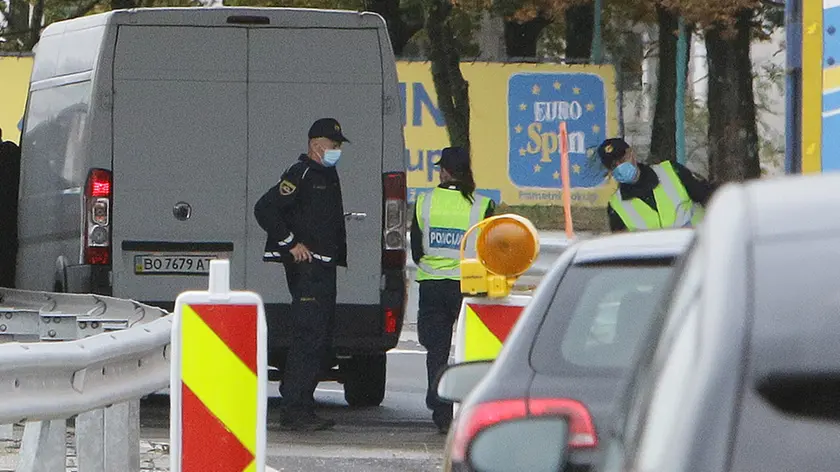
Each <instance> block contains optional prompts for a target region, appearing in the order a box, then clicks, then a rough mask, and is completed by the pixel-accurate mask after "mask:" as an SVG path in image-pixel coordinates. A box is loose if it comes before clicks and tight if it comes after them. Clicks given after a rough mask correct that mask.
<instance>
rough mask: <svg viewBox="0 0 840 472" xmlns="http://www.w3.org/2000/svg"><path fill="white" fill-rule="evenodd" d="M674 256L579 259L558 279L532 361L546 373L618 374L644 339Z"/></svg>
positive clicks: (536, 368)
mask: <svg viewBox="0 0 840 472" xmlns="http://www.w3.org/2000/svg"><path fill="white" fill-rule="evenodd" d="M673 266H674V258H662V259H645V260H632V261H627V260H622V261H610V262H602V263H596V264H577V265H573V266H572V267H570V268H569V270H568V271H567V272H566V274H565V275H564V276H563V279H562V280H561V281H560V285H559V286H558V288H557V290H556V292H555V294H554V299H553V300H552V302H551V305H550V306H549V309H548V313H547V315H546V318H545V321H544V322H543V324H542V326H541V327H540V331H539V333H538V334H537V338H536V343H535V345H534V349H533V351H532V355H531V363H532V365H533V367H534V369H535V370H536V371H537V372H543V373H547V374H574V373H580V374H582V375H617V374H618V373H619V371H621V370H623V369H626V368H629V367H630V364H631V362H632V360H633V357H634V355H635V353H636V350H637V348H638V347H639V346H638V345H639V343H640V342H641V340H642V339H643V338H644V335H645V333H646V330H647V329H648V325H649V324H650V322H651V319H652V317H653V316H652V315H653V311H654V309H655V307H656V306H657V304H658V302H659V300H660V297H661V296H662V292H663V290H664V289H665V288H666V286H667V285H668V284H667V281H668V279H669V275H671V273H672V271H673Z"/></svg>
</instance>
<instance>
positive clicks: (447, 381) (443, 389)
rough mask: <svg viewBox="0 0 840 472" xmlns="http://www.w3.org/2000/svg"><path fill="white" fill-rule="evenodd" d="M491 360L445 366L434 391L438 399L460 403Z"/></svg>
mask: <svg viewBox="0 0 840 472" xmlns="http://www.w3.org/2000/svg"><path fill="white" fill-rule="evenodd" d="M492 366H493V361H475V362H462V363H460V364H453V365H448V366H446V368H445V369H443V371H442V372H441V373H440V375H439V376H438V380H437V386H436V388H435V391H436V392H437V396H438V398H439V399H441V400H442V401H445V402H449V403H460V402H462V401H464V398H466V397H467V395H468V394H469V393H470V392H471V391H472V389H473V388H475V386H476V385H478V383H479V382H481V379H483V378H484V374H486V373H487V371H489V370H490V367H492Z"/></svg>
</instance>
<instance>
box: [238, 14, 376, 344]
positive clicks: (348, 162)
mask: <svg viewBox="0 0 840 472" xmlns="http://www.w3.org/2000/svg"><path fill="white" fill-rule="evenodd" d="M248 51H249V58H248V63H249V64H248V67H249V85H248V101H249V141H248V144H249V149H248V159H249V161H248V162H249V169H248V186H249V190H248V193H249V202H248V205H249V207H252V206H253V204H254V203H255V202H256V200H257V199H259V197H260V196H261V195H262V193H263V192H265V190H267V189H268V188H269V187H271V186H272V185H274V184H276V183H277V181H278V180H279V178H280V175H281V174H282V172H283V170H284V169H285V168H287V167H288V166H290V165H291V164H293V163H294V162H296V160H297V158H298V156H299V155H300V154H301V153H303V152H306V148H307V131H308V129H309V126H310V125H311V124H312V122H313V121H315V120H316V119H318V118H323V117H333V118H335V119H337V120H338V121H339V123H341V126H342V130H343V132H344V134H345V135H346V136H347V138H348V139H350V141H351V143H349V144H345V146H344V147H343V148H342V150H343V154H342V157H341V161H340V162H339V164H338V173H339V176H340V178H341V188H342V194H343V199H344V211H345V213H350V215H346V217H345V222H346V225H347V245H348V269H347V270H344V269H342V268H339V270H338V303H339V305H340V306H339V309H338V312H337V318H336V329H337V332H339V333H341V334H343V335H345V336H346V335H351V336H365V335H367V336H371V335H380V334H381V330H382V322H381V316H380V315H381V311H380V278H381V257H382V204H383V203H382V152H383V129H382V83H383V78H382V57H381V49H380V40H379V32H378V31H377V30H376V29H374V28H370V29H340V28H258V29H257V28H255V29H252V30H251V31H250V37H249V43H248ZM249 225H250V226H249V240H248V274H247V283H248V286H249V288H250V289H251V290H256V291H257V292H259V293H261V294H262V295H263V297H264V299H265V301H266V303H289V302H290V301H291V297H290V296H289V293H288V290H287V288H286V284H285V281H284V280H283V279H282V276H281V274H282V273H283V271H282V269H280V268H279V267H278V266H277V264H266V263H263V262H261V258H262V253H263V245H264V244H265V239H264V238H265V233H264V232H263V231H261V230H260V229H259V227H258V226H257V224H256V222H255V221H254V220H253V219H252V220H251V221H250V223H249ZM341 305H344V307H341ZM360 305H365V306H366V307H367V311H365V312H364V313H367V312H370V313H375V314H376V316H363V313H362V312H361V311H360V310H361V309H363V308H362V307H360ZM374 307H375V308H374Z"/></svg>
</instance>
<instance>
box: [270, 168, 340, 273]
mask: <svg viewBox="0 0 840 472" xmlns="http://www.w3.org/2000/svg"><path fill="white" fill-rule="evenodd" d="M254 216H256V218H257V222H258V223H259V225H260V227H262V229H263V230H265V232H266V233H268V239H267V241H266V243H265V254H264V256H263V260H264V261H271V262H291V261H293V260H294V257H293V256H292V255H291V253H290V252H289V250H290V249H291V248H292V247H294V246H295V244H297V243H303V244H304V245H306V247H307V248H309V250H310V251H311V252H312V253H313V257H314V259H315V260H319V261H321V262H323V263H327V264H334V265H339V266H343V267H346V266H347V231H346V228H345V226H344V204H343V203H342V200H341V182H340V181H339V179H338V172H337V171H336V169H335V167H325V166H322V165H321V164H319V163H317V162H315V161H313V160H312V159H310V158H309V157H307V156H306V155H305V154H302V155H301V156H300V158H299V160H298V162H296V163H295V164H294V165H292V166H291V167H289V168H288V169H287V170H286V172H284V173H283V176H282V177H281V178H280V182H278V183H277V185H275V186H273V187H271V188H270V189H269V190H268V192H266V193H265V194H264V195H263V196H262V197H261V198H260V199H259V201H257V203H256V205H254Z"/></svg>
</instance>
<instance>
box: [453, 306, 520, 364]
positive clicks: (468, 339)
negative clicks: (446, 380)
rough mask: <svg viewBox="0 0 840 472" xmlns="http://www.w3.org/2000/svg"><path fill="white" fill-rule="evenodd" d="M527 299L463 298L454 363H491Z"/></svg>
mask: <svg viewBox="0 0 840 472" xmlns="http://www.w3.org/2000/svg"><path fill="white" fill-rule="evenodd" d="M530 299H531V297H529V296H522V295H510V296H507V297H505V298H502V299H488V298H479V297H467V298H464V302H463V303H462V305H461V314H460V316H459V319H458V335H457V337H456V346H455V361H456V362H468V361H478V360H492V359H495V358H496V357H497V356H498V355H499V351H501V350H502V344H503V343H504V342H505V339H507V337H508V335H509V334H510V332H511V330H512V329H513V326H514V325H515V324H516V321H517V320H518V319H519V316H520V315H521V314H522V310H523V309H524V308H525V305H527V303H528V301H530Z"/></svg>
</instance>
